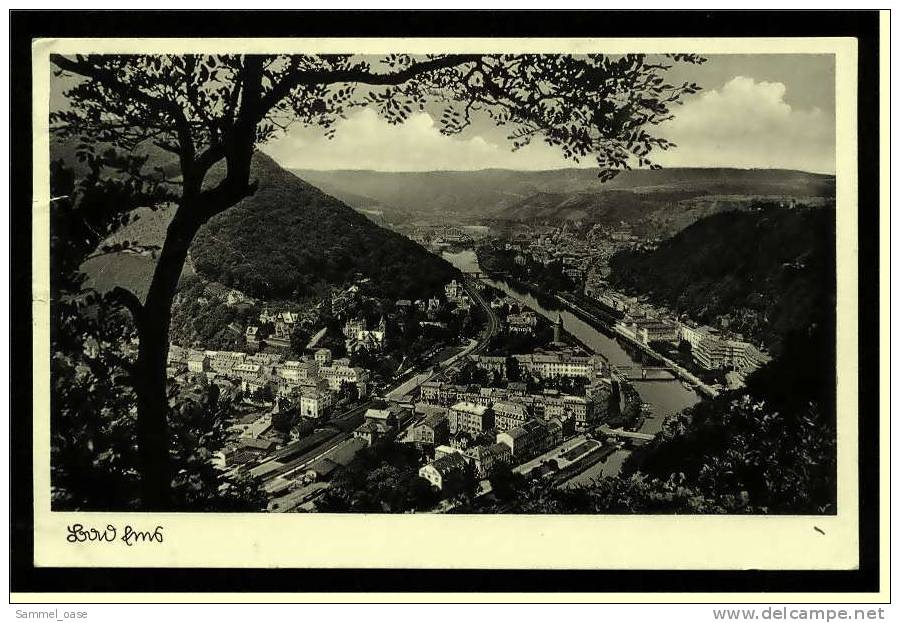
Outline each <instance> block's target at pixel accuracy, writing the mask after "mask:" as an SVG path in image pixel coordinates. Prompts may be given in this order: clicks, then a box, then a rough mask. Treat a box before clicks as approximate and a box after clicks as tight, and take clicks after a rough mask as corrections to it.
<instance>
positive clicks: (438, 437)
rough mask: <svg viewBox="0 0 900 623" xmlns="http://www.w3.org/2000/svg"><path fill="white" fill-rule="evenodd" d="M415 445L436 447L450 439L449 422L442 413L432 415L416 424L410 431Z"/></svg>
mask: <svg viewBox="0 0 900 623" xmlns="http://www.w3.org/2000/svg"><path fill="white" fill-rule="evenodd" d="M412 438H413V441H414V442H415V443H418V444H423V445H428V446H437V445H440V444H444V443H447V441H448V440H449V439H450V420H449V418H448V417H447V415H446V414H444V413H432V414H431V415H428V416H426V417H425V419H424V420H422V422H420V423H419V424H417V425H416V426H415V428H413V431H412Z"/></svg>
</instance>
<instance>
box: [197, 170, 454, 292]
mask: <svg viewBox="0 0 900 623" xmlns="http://www.w3.org/2000/svg"><path fill="white" fill-rule="evenodd" d="M251 178H252V179H256V180H258V181H259V188H258V189H257V191H256V193H255V194H254V195H253V196H252V197H249V198H248V199H246V200H244V201H243V202H241V203H240V204H238V205H237V206H235V207H233V208H231V209H229V210H227V211H225V212H223V213H222V214H219V215H218V216H216V217H214V218H213V219H211V220H210V221H209V223H207V224H206V225H205V226H204V227H203V228H202V229H201V230H200V231H199V232H198V234H197V237H196V238H195V240H194V244H193V246H192V248H191V258H192V259H193V262H194V266H195V268H196V270H197V272H199V273H201V274H203V275H205V276H207V277H209V278H211V279H214V280H216V281H218V282H220V283H223V284H225V285H226V286H232V287H236V288H239V289H240V290H243V291H245V292H247V293H249V294H251V295H254V296H258V297H261V298H286V297H291V296H296V295H303V294H306V293H309V291H310V290H311V289H312V288H314V287H315V286H316V285H319V284H321V283H331V284H340V283H343V282H345V281H347V280H348V279H350V278H352V277H353V276H354V274H355V273H361V274H362V275H364V276H366V277H370V278H372V279H373V281H374V282H375V283H376V284H377V287H379V289H380V290H381V291H382V292H383V293H384V294H386V295H388V296H391V297H396V298H418V297H421V296H425V295H426V294H428V293H430V292H433V291H434V290H436V289H438V288H439V287H440V286H441V284H443V283H444V282H446V281H448V280H449V279H450V277H451V276H452V275H454V274H455V269H453V268H452V267H451V266H450V264H448V263H447V262H445V261H444V260H442V259H440V258H439V257H437V256H435V255H432V254H431V253H428V252H427V251H426V250H425V249H423V248H422V247H420V246H419V245H417V244H416V243H414V242H412V241H411V240H409V239H408V238H406V237H404V236H401V235H399V234H396V233H394V232H392V231H389V230H387V229H383V228H381V227H378V226H377V225H375V224H373V223H372V222H371V221H370V220H369V219H367V218H366V217H365V216H363V215H362V214H360V213H358V212H356V211H355V210H353V209H352V208H350V207H348V206H347V205H345V204H344V203H342V202H341V201H339V200H338V199H335V198H334V197H331V196H329V195H327V194H325V193H324V192H322V191H321V190H319V189H318V188H315V187H313V186H311V185H309V184H307V183H306V182H304V181H302V180H300V179H299V178H297V177H296V176H295V175H293V174H292V173H289V172H288V171H286V170H284V169H282V168H281V167H280V166H279V165H278V164H277V163H276V162H275V161H274V160H272V159H271V158H269V157H268V156H266V155H265V154H261V153H257V154H256V155H255V156H254V159H253V166H252V169H251Z"/></svg>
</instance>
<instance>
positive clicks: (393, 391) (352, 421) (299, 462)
mask: <svg viewBox="0 0 900 623" xmlns="http://www.w3.org/2000/svg"><path fill="white" fill-rule="evenodd" d="M463 287H464V288H465V290H466V292H467V293H468V294H469V296H470V297H472V300H474V301H475V302H476V303H478V305H480V306H481V308H482V309H484V310H485V312H486V313H487V317H488V327H487V330H486V331H484V332H483V333H482V334H481V335H480V336H479V339H477V340H471V341H470V342H469V344H468V345H467V346H466V347H465V348H464V349H463V350H462V351H460V352H459V353H457V354H455V355H453V356H452V357H450V358H449V359H447V360H446V361H444V362H442V363H441V364H440V365H439V366H437V369H438V370H440V371H441V372H443V371H444V370H446V369H447V368H449V367H450V366H452V365H454V364H455V363H456V362H457V361H459V360H461V359H462V358H464V357H465V356H467V355H476V354H478V353H480V352H482V351H484V349H485V348H487V345H488V343H489V342H490V339H491V338H492V337H493V336H494V335H495V334H496V333H497V331H498V330H499V328H500V321H499V320H498V318H497V315H496V314H495V313H494V310H493V309H491V306H490V305H489V304H488V303H487V301H485V300H484V298H483V297H482V296H481V293H480V292H478V290H476V289H475V287H474V286H473V285H472V283H471V282H470V280H469V279H465V280H464V281H463ZM437 373H438V372H436V371H428V372H422V373H419V374H417V375H414V376H413V377H412V378H406V379H405V380H404V379H400V380H398V381H396V382H395V383H394V385H393V386H391V387H386V388H384V390H382V392H381V395H382V396H385V397H386V398H388V399H397V398H399V397H400V396H401V394H402V395H406V394H408V393H410V392H412V391H415V389H416V388H418V387H419V386H420V385H421V384H422V383H425V382H426V381H428V380H430V379H431V378H433V377H434V376H435V375H436V374H437ZM404 376H407V375H404ZM374 404H375V399H374V398H370V399H369V400H366V401H365V402H363V403H361V404H359V405H356V406H355V407H353V408H351V409H348V410H347V411H345V412H343V413H341V414H340V415H336V416H334V417H332V418H331V419H330V420H329V421H328V422H327V424H329V425H331V426H334V427H335V428H337V429H339V430H340V431H341V433H340V434H338V435H337V436H336V437H332V438H331V439H329V440H327V441H326V442H324V443H323V444H322V445H320V446H317V447H315V448H310V449H309V450H308V451H307V452H305V453H304V454H303V455H302V456H300V457H298V458H296V459H293V460H291V461H289V462H288V463H285V464H284V465H283V466H282V467H280V468H279V469H278V470H276V471H274V472H272V473H271V474H269V475H267V476H266V477H264V481H269V480H273V479H276V478H279V477H281V478H283V477H285V476H287V475H289V474H293V473H296V472H297V471H298V470H299V469H301V468H303V467H305V466H306V465H308V464H310V463H312V462H313V461H314V460H316V459H317V458H319V457H320V456H322V455H323V454H325V453H327V452H329V451H331V450H332V449H333V448H335V447H337V446H338V445H339V444H341V443H343V442H344V441H346V440H347V439H349V438H350V437H352V436H353V432H352V431H353V429H354V428H356V427H358V426H359V425H360V424H361V423H362V421H363V416H364V414H365V411H366V410H367V409H369V408H370V407H372V406H374Z"/></svg>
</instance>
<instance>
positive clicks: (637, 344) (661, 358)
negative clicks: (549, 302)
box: [557, 295, 719, 398]
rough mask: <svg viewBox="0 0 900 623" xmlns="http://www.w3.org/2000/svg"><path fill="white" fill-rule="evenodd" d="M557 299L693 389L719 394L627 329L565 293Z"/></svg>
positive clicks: (711, 395)
mask: <svg viewBox="0 0 900 623" xmlns="http://www.w3.org/2000/svg"><path fill="white" fill-rule="evenodd" d="M557 299H559V300H560V301H561V302H563V303H564V304H565V305H566V307H567V308H568V309H569V311H571V312H572V313H573V314H576V315H577V316H579V317H580V318H581V319H582V320H584V321H585V322H588V323H591V324H600V325H601V326H603V327H604V328H605V329H607V330H609V331H612V332H613V333H614V334H615V335H616V337H618V338H620V339H622V340H623V341H625V342H627V343H628V344H629V345H630V346H633V347H634V348H637V349H638V350H640V351H641V352H642V353H644V354H645V355H647V356H648V357H650V358H651V359H653V360H655V361H658V362H660V363H661V364H663V365H664V366H666V367H667V368H670V369H671V370H672V371H673V372H674V373H675V375H676V376H677V377H678V378H679V379H680V380H683V381H687V382H688V383H690V384H691V386H692V387H693V389H695V390H696V391H698V392H700V393H701V394H702V395H704V396H705V397H707V398H715V397H716V396H718V395H719V391H718V390H717V389H715V388H713V387H710V386H709V385H706V384H705V383H704V382H703V381H702V380H701V379H699V378H698V377H697V376H695V375H694V374H692V373H691V372H689V371H688V370H686V369H684V368H683V367H682V366H680V365H679V364H677V363H676V362H674V361H672V360H671V359H669V358H668V357H666V356H665V355H663V354H662V353H660V352H658V351H655V350H653V349H652V348H651V347H650V346H649V345H648V344H644V343H643V342H641V341H639V340H636V339H635V338H633V337H632V336H630V335H628V333H626V332H625V331H622V330H621V329H620V328H619V327H618V326H617V325H616V324H613V325H612V326H609V325H608V324H606V323H605V322H604V320H603V319H602V318H598V317H597V316H596V315H595V314H593V313H591V312H590V311H588V310H586V309H584V307H582V306H581V305H579V304H577V303H575V302H574V301H572V300H570V298H569V297H566V296H565V295H557Z"/></svg>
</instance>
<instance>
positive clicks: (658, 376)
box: [610, 364, 678, 381]
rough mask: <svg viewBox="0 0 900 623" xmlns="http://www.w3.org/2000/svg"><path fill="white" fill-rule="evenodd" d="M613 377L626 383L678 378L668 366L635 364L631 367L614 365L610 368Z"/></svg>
mask: <svg viewBox="0 0 900 623" xmlns="http://www.w3.org/2000/svg"><path fill="white" fill-rule="evenodd" d="M610 368H611V371H612V373H613V374H614V375H617V376H619V377H621V378H623V379H626V380H628V381H672V380H674V379H676V378H678V375H677V374H676V373H675V371H674V370H672V368H670V367H668V366H642V365H640V364H635V365H632V366H624V365H614V366H610Z"/></svg>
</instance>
